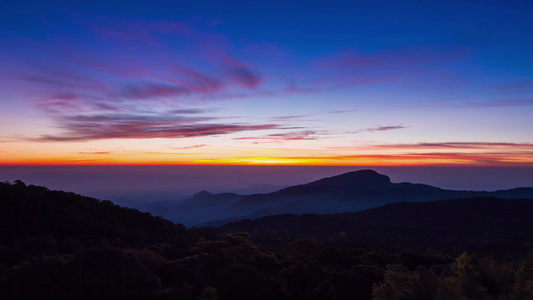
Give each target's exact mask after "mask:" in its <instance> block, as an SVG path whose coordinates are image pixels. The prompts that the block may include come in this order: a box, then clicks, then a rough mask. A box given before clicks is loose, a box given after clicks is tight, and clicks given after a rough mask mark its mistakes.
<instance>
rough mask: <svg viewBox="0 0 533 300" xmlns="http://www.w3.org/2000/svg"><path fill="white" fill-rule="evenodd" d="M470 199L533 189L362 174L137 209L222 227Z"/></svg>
mask: <svg viewBox="0 0 533 300" xmlns="http://www.w3.org/2000/svg"><path fill="white" fill-rule="evenodd" d="M470 197H498V198H506V199H511V198H533V188H515V189H509V190H500V191H494V192H486V191H459V190H446V189H441V188H438V187H434V186H430V185H425V184H419V183H409V182H402V183H392V182H391V180H390V178H389V177H388V176H386V175H383V174H379V173H377V172H375V171H373V170H359V171H354V172H348V173H345V174H341V175H337V176H333V177H328V178H323V179H319V180H316V181H313V182H310V183H307V184H302V185H295V186H290V187H287V188H284V189H281V190H279V191H276V192H272V193H267V194H254V195H239V194H234V193H222V194H212V193H209V192H207V191H202V192H199V193H197V194H195V195H193V196H192V197H191V198H190V199H187V200H173V201H157V202H151V203H147V204H144V205H142V206H138V207H137V208H138V209H140V210H143V211H149V212H151V213H152V214H154V215H160V216H162V217H164V218H166V219H169V220H172V221H173V222H177V223H182V224H185V225H186V226H220V225H222V224H226V223H229V222H234V221H238V220H242V219H245V218H248V219H257V218H260V217H264V216H269V215H278V214H285V213H292V214H305V213H316V214H332V213H342V212H354V211H361V210H364V209H368V208H373V207H378V206H381V205H385V204H388V203H394V202H401V201H410V202H426V201H435V200H447V199H458V198H470Z"/></svg>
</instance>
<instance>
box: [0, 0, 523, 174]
mask: <svg viewBox="0 0 533 300" xmlns="http://www.w3.org/2000/svg"><path fill="white" fill-rule="evenodd" d="M532 30H533V2H530V1H309V2H304V1H44V0H43V1H24V0H23V1H20V0H18V1H9V0H3V1H1V2H0V164H4V165H6V164H7V165H27V164H29V165H32V164H35V165H43V164H51V165H56V164H65V165H68V164H73V165H79V164H95V165H98V164H222V165H224V164H229V165H232V164H245V165H246V164H288V165H293V164H294V165H337V166H344V165H346V166H359V165H365V166H369V165H370V166H372V165H374V166H395V165H459V166H507V167H509V166H511V167H533V34H532Z"/></svg>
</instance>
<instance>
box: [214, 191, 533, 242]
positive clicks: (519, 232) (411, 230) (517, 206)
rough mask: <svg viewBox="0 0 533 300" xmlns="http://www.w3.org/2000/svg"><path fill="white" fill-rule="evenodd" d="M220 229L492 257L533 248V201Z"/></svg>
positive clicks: (438, 204) (287, 217) (426, 205)
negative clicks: (491, 254)
mask: <svg viewBox="0 0 533 300" xmlns="http://www.w3.org/2000/svg"><path fill="white" fill-rule="evenodd" d="M219 230H220V231H222V232H240V231H245V232H250V233H252V235H253V236H256V237H259V238H261V237H265V236H268V235H272V234H273V235H278V234H280V235H281V234H283V235H286V236H290V237H292V238H303V237H313V238H316V239H324V238H328V237H332V236H336V235H339V234H342V235H346V236H348V237H350V238H353V239H370V240H374V241H378V242H383V243H391V242H394V243H395V244H397V245H399V246H401V247H404V248H406V249H411V250H415V249H416V250H423V249H426V248H428V247H434V248H438V249H441V250H449V249H451V248H453V247H457V245H461V247H462V249H463V250H475V251H487V252H491V251H495V249H492V248H491V247H500V246H502V247H503V248H505V247H509V249H507V250H511V251H510V252H512V251H514V250H512V249H514V248H517V249H522V250H523V251H525V250H528V249H529V248H531V246H532V245H533V199H501V198H487V197H476V198H467V199H455V200H441V201H433V202H423V203H413V202H398V203H392V204H387V205H384V206H381V207H378V208H373V209H368V210H365V211H361V212H352V213H341V214H328V215H316V214H304V215H293V214H283V215H276V216H268V217H263V218H259V219H257V220H253V221H251V220H243V221H240V222H235V223H230V224H226V225H224V226H221V227H220V228H219ZM513 247H514V248H513ZM498 251H499V250H498ZM502 251H504V252H505V249H502Z"/></svg>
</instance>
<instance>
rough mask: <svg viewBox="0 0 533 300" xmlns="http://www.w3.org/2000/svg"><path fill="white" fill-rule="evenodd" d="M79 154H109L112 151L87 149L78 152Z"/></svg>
mask: <svg viewBox="0 0 533 300" xmlns="http://www.w3.org/2000/svg"><path fill="white" fill-rule="evenodd" d="M78 153H79V154H98V155H100V154H109V153H111V152H110V151H87V152H78Z"/></svg>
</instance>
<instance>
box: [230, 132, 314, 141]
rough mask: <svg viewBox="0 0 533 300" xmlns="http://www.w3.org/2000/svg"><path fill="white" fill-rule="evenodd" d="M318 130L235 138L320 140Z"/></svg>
mask: <svg viewBox="0 0 533 300" xmlns="http://www.w3.org/2000/svg"><path fill="white" fill-rule="evenodd" d="M317 133H318V132H317V131H311V130H303V131H294V132H287V133H275V134H268V135H263V136H259V137H240V138H234V140H283V141H301V140H318V136H316V134H317Z"/></svg>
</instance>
